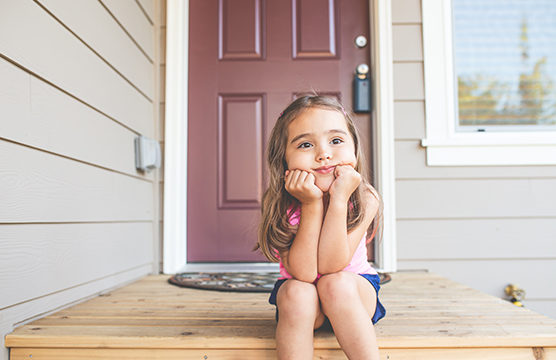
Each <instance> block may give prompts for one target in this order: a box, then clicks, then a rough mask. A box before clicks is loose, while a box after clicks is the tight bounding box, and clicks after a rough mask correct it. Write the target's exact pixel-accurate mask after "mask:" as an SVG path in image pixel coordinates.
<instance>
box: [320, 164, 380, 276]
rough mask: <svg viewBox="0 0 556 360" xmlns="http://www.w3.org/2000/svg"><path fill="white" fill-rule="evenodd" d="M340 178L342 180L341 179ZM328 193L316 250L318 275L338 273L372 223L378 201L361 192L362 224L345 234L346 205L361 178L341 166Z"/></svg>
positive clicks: (350, 257)
mask: <svg viewBox="0 0 556 360" xmlns="http://www.w3.org/2000/svg"><path fill="white" fill-rule="evenodd" d="M342 177H343V178H342ZM337 181H338V184H333V186H336V188H334V189H333V188H332V187H331V189H330V202H329V205H328V210H327V211H326V215H325V218H324V223H323V225H322V230H321V235H320V240H319V247H318V258H317V260H318V272H319V273H321V274H330V273H334V272H338V271H341V270H342V269H344V268H345V267H346V266H347V265H348V264H349V262H350V261H351V259H352V257H353V254H354V253H355V250H356V249H357V246H358V245H359V242H360V241H361V238H362V237H363V234H364V233H365V231H367V229H368V228H369V226H370V225H371V222H372V221H373V219H374V217H375V215H376V213H377V211H378V207H379V202H378V200H377V199H376V198H375V197H374V195H373V193H372V191H371V189H367V190H366V191H364V192H363V194H362V195H363V196H362V199H361V200H362V204H363V206H364V207H365V217H364V219H363V221H362V222H361V223H360V224H359V225H358V226H357V227H356V228H355V229H353V230H352V231H351V232H350V233H349V234H348V233H347V224H346V223H347V221H346V218H347V211H348V201H349V197H350V195H351V193H352V192H353V191H354V190H355V189H356V188H357V186H358V185H359V183H360V181H361V176H360V175H359V174H358V173H357V172H356V171H355V170H354V169H353V168H352V167H350V166H347V167H346V166H342V167H341V169H340V170H339V171H338V176H337V178H336V180H335V181H334V183H336V182H337Z"/></svg>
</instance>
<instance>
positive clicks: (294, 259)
mask: <svg viewBox="0 0 556 360" xmlns="http://www.w3.org/2000/svg"><path fill="white" fill-rule="evenodd" d="M285 180H286V183H285V186H286V190H287V191H288V192H289V193H290V194H292V196H294V197H295V198H296V199H298V200H299V202H300V203H301V218H300V221H299V226H298V228H297V234H296V235H295V238H294V239H293V242H292V245H291V247H290V249H289V250H288V251H285V252H281V253H280V258H281V259H282V264H283V265H284V267H285V268H286V270H287V271H288V273H290V275H291V276H293V277H294V278H295V279H297V280H300V281H305V282H310V283H312V282H313V281H314V280H315V279H316V278H317V249H318V246H319V234H320V231H321V226H322V218H323V213H324V210H323V204H322V191H320V189H319V188H318V187H317V186H316V185H315V177H314V175H313V174H311V173H308V172H306V171H301V170H294V171H287V172H286V179H285Z"/></svg>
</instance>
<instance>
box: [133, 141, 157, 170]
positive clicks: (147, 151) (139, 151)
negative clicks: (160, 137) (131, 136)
mask: <svg viewBox="0 0 556 360" xmlns="http://www.w3.org/2000/svg"><path fill="white" fill-rule="evenodd" d="M160 161H161V155H160V144H159V143H158V141H156V140H154V139H149V138H147V137H144V136H138V137H136V138H135V167H136V168H137V169H138V170H141V171H150V170H152V169H156V168H160Z"/></svg>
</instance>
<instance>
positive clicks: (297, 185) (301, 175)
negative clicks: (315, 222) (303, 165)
mask: <svg viewBox="0 0 556 360" xmlns="http://www.w3.org/2000/svg"><path fill="white" fill-rule="evenodd" d="M285 187H286V191H287V192H289V193H290V194H291V195H292V196H293V197H295V198H296V199H297V200H299V202H301V203H302V204H310V203H313V202H316V201H320V200H321V199H322V191H321V190H320V189H319V188H318V187H317V186H316V185H315V176H314V175H313V174H311V173H309V172H307V171H304V170H297V169H296V170H291V171H290V170H286V178H285Z"/></svg>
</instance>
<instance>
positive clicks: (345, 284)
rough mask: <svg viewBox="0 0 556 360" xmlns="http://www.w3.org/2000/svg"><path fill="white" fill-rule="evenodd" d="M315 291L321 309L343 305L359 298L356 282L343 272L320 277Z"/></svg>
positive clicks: (350, 275) (351, 276)
mask: <svg viewBox="0 0 556 360" xmlns="http://www.w3.org/2000/svg"><path fill="white" fill-rule="evenodd" d="M317 291H318V295H319V298H320V301H321V303H322V306H323V308H324V307H326V306H330V305H335V304H338V303H344V304H345V303H346V302H349V300H350V299H355V298H356V297H358V296H359V294H358V292H357V282H356V281H355V279H354V278H353V275H352V274H350V273H347V272H345V271H340V272H337V273H333V274H327V275H324V276H323V277H321V278H320V279H319V281H318V283H317Z"/></svg>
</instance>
